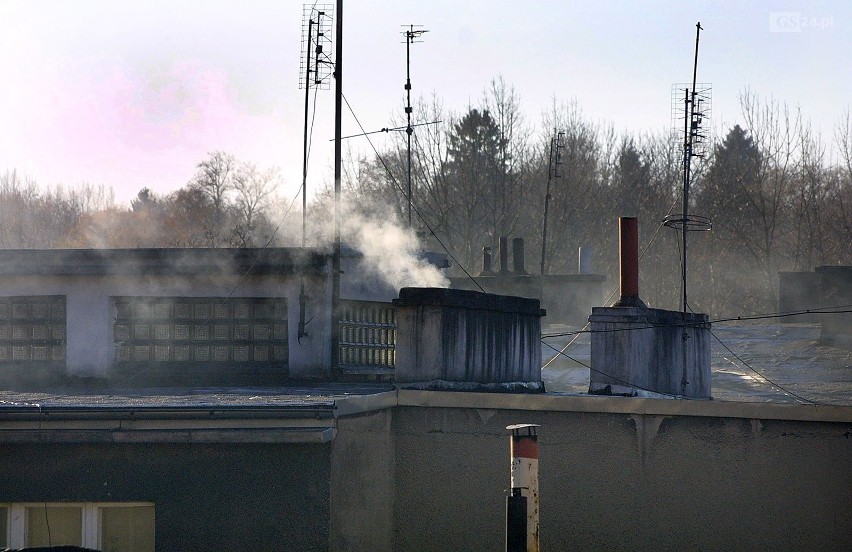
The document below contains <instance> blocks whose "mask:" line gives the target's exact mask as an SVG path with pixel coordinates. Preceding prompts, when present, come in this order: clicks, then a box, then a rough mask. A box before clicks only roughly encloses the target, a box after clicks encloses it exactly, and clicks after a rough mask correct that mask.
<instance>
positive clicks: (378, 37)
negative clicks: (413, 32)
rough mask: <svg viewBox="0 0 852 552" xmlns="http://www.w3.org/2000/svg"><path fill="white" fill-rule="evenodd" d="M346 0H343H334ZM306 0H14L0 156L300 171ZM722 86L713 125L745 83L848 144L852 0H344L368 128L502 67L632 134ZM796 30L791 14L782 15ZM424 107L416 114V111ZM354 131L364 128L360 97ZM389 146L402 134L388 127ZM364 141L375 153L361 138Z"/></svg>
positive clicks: (726, 115)
mask: <svg viewBox="0 0 852 552" xmlns="http://www.w3.org/2000/svg"><path fill="white" fill-rule="evenodd" d="M327 3H329V4H333V3H334V2H327ZM303 6H304V4H303V3H302V2H299V1H294V0H274V1H273V0H238V1H237V0H168V1H160V0H144V1H139V0H136V1H133V2H130V1H125V0H100V1H95V0H20V1H18V0H0V75H2V80H0V172H2V171H5V170H7V169H17V170H18V171H19V172H21V173H23V174H26V175H28V176H30V177H32V178H34V179H35V180H37V181H38V182H39V183H40V184H43V185H50V186H56V185H58V184H64V185H75V184H78V183H82V182H88V183H91V184H104V185H108V186H112V187H113V188H114V189H115V191H116V199H117V200H119V201H121V202H126V201H127V200H129V199H130V198H131V197H133V196H135V195H136V193H137V192H138V191H139V190H140V189H141V188H142V187H144V186H148V187H150V188H151V189H153V190H154V191H156V192H158V193H166V192H169V191H172V190H174V189H177V188H179V187H181V186H183V185H184V184H186V182H187V181H188V180H189V178H190V177H191V175H192V173H193V171H194V167H195V165H196V164H197V163H198V162H199V161H200V160H202V159H203V158H204V157H205V155H206V152H208V151H212V150H216V149H221V150H225V151H228V152H231V153H233V154H234V155H235V156H236V157H237V158H239V159H242V160H247V161H253V162H256V163H258V164H259V165H260V166H261V167H268V166H272V165H277V166H280V167H281V168H282V172H283V174H284V177H285V188H284V189H283V190H282V195H289V196H292V195H293V194H295V193H296V191H297V189H298V187H299V184H300V182H301V156H302V131H303V119H304V112H303V109H304V92H303V91H302V90H299V87H298V82H299V58H300V48H301V44H300V33H301V18H302V11H303ZM697 21H701V24H702V27H703V28H704V29H705V30H704V31H703V32H702V35H701V49H700V60H699V73H698V80H699V81H702V82H710V83H712V85H713V113H712V120H713V126H714V128H719V129H722V130H724V129H725V128H726V127H729V126H730V125H732V124H733V123H735V122H741V118H740V117H739V107H738V95H739V94H740V93H741V92H742V91H743V90H744V89H746V88H747V87H748V88H750V89H751V90H752V91H753V92H755V93H757V94H760V95H761V96H773V97H775V98H776V99H778V100H782V101H786V102H788V103H790V104H791V105H794V106H795V105H798V106H800V107H801V108H802V110H803V113H804V115H805V116H806V117H807V118H808V119H809V120H810V121H811V122H812V123H813V125H814V126H815V127H816V128H817V129H819V130H820V131H821V132H822V136H823V139H824V140H825V141H826V142H830V140H831V137H832V134H833V127H834V125H835V124H836V123H837V122H838V121H839V120H840V119H841V118H842V117H844V115H845V113H846V111H847V110H848V109H849V108H850V104H852V71H850V61H849V58H850V54H852V3H849V2H846V1H840V0H839V1H836V2H785V1H780V0H779V1H769V2H744V1H741V0H738V1H720V2H707V1H703V2H702V1H692V2H685V1H670V2H614V1H605V0H602V1H597V2H594V1H585V0H584V1H582V2H580V1H577V2H573V1H568V0H548V1H544V0H540V1H535V0H528V1H518V0H483V1H472V0H346V1H345V5H344V23H345V25H344V27H345V35H344V48H345V49H344V79H343V82H344V94H345V95H346V97H347V99H348V100H349V102H350V104H351V105H352V107H353V109H354V110H355V113H356V115H357V116H358V118H359V119H360V120H361V122H362V123H363V124H364V125H365V127H367V129H368V130H378V129H380V128H382V127H384V126H387V124H388V123H389V122H390V119H391V116H392V114H393V113H398V112H400V111H401V107H402V102H403V97H404V91H403V88H402V86H403V83H404V81H405V45H404V43H403V42H402V36H401V34H400V32H401V31H402V25H405V24H412V23H413V24H419V25H423V28H424V29H428V30H429V32H428V33H427V34H426V35H425V36H424V37H423V42H422V43H420V44H416V45H414V46H413V47H412V53H411V57H412V83H413V87H414V89H413V94H414V96H419V95H421V94H422V95H425V96H429V95H431V94H432V93H433V92H434V93H436V94H437V95H438V96H439V97H440V98H441V99H442V100H443V103H444V106H445V107H446V108H447V109H449V110H452V111H455V112H461V111H462V110H464V109H465V108H466V107H467V106H468V105H469V104H476V103H478V101H479V99H480V98H481V96H482V91H483V89H484V88H485V87H486V86H487V85H488V84H489V82H490V80H491V79H493V78H495V77H497V76H500V75H502V76H503V78H504V79H505V80H506V82H507V83H509V84H511V85H513V86H514V87H515V88H516V90H517V92H518V93H519V95H520V98H521V105H522V109H523V111H524V112H525V114H526V116H527V120H528V122H529V123H530V124H532V125H535V126H537V127H540V122H539V121H540V119H541V113H542V111H544V110H545V109H546V108H547V106H548V105H550V104H552V102H553V100H554V98H555V99H556V100H557V101H572V100H573V101H576V102H577V103H578V105H579V106H580V107H581V109H582V110H583V112H584V113H585V115H586V117H587V118H588V119H591V120H594V121H605V122H611V123H613V125H614V126H615V128H616V129H617V130H624V131H630V132H634V133H640V132H649V131H659V130H663V129H668V128H670V127H671V107H670V105H671V85H672V84H673V83H678V82H687V81H690V80H691V78H692V57H693V48H694V40H695V23H696V22H697ZM782 31H783V32H782ZM415 119H416V120H418V114H417V113H415ZM343 127H344V133H345V134H355V133H357V132H359V130H358V127H357V125H356V123H355V121H354V120H353V118H352V117H351V116H350V114H349V113H348V112H345V113H344V119H343ZM332 137H333V93H332V90H328V91H321V92H319V95H318V104H317V118H316V123H315V129H314V149H313V154H312V159H311V169H310V179H309V180H310V182H309V187H310V188H316V187H318V186H320V185H321V184H322V183H324V182H330V181H331V179H332V170H331V153H332V149H331V144H330V143H329V142H328V140H329V139H331V138H332ZM375 140H376V144H377V145H378V146H379V147H382V145H383V144H387V140H388V138H387V137H386V136H384V135H378V136H377V137H376V138H375ZM349 145H350V147H352V148H354V149H356V150H363V151H366V148H367V147H368V146H367V144H366V142H365V141H364V140H363V139H356V140H353V141H350V144H349Z"/></svg>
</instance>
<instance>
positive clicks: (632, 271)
mask: <svg viewBox="0 0 852 552" xmlns="http://www.w3.org/2000/svg"><path fill="white" fill-rule="evenodd" d="M618 259H619V264H618V268H619V270H618V283H619V286H620V288H621V298H620V299H619V300H618V301H616V302H615V304H613V307H643V308H644V307H645V303H644V302H642V299H640V298H639V220H638V219H637V218H636V217H619V218H618Z"/></svg>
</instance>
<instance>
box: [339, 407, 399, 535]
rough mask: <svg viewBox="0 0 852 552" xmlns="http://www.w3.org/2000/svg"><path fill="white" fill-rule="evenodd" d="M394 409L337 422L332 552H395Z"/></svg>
mask: <svg viewBox="0 0 852 552" xmlns="http://www.w3.org/2000/svg"><path fill="white" fill-rule="evenodd" d="M392 420H393V415H392V410H389V409H388V410H381V411H378V412H374V413H370V414H363V415H358V416H352V417H346V418H339V419H338V426H337V428H338V431H337V436H336V437H335V439H334V441H332V453H331V466H332V473H331V503H332V504H333V508H332V510H331V522H330V525H331V537H330V539H329V540H330V543H329V549H330V550H332V552H344V551H352V552H355V551H359V550H370V551H381V550H387V551H391V550H393V549H394V548H393V527H394V510H395V505H396V502H395V484H394V480H395V476H396V457H395V456H394V446H393V443H394V438H395V432H394V431H393V429H392V427H391V423H392Z"/></svg>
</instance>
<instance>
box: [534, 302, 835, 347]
mask: <svg viewBox="0 0 852 552" xmlns="http://www.w3.org/2000/svg"><path fill="white" fill-rule="evenodd" d="M849 307H852V305H838V306H836V307H821V308H819V309H806V310H801V311H791V312H779V313H772V314H761V315H754V316H736V317H732V318H718V319H714V320H708V321H707V322H693V323H688V322H677V323H674V324H647V325H643V326H633V327H630V328H612V329H608V330H586V329H585V328H586V327H587V326H588V324H587V325H586V326H584V329H582V330H575V331H571V332H558V333H551V334H544V335H542V339H550V338H554V337H567V336H571V335H578V334H584V333H589V334H592V333H615V332H630V331H635V330H647V329H652V328H683V327H695V326H703V325H704V324H717V323H721V322H747V321H752V320H772V319H776V318H789V317H791V316H801V315H803V314H848V313H852V309H850V308H849ZM826 309H840V310H826Z"/></svg>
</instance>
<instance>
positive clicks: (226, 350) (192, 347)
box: [113, 297, 289, 367]
mask: <svg viewBox="0 0 852 552" xmlns="http://www.w3.org/2000/svg"><path fill="white" fill-rule="evenodd" d="M113 301H114V302H115V313H116V319H115V326H114V333H113V335H114V339H115V347H116V361H117V362H120V363H144V362H158V363H182V364H183V363H187V364H192V363H210V364H215V365H222V366H227V365H229V364H243V365H244V364H252V363H274V364H275V365H277V366H282V365H283V366H284V367H286V365H287V361H288V352H289V351H288V332H287V317H286V314H287V301H286V299H284V298H267V297H251V298H242V297H241V298H221V297H114V298H113ZM282 314H283V316H282Z"/></svg>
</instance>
